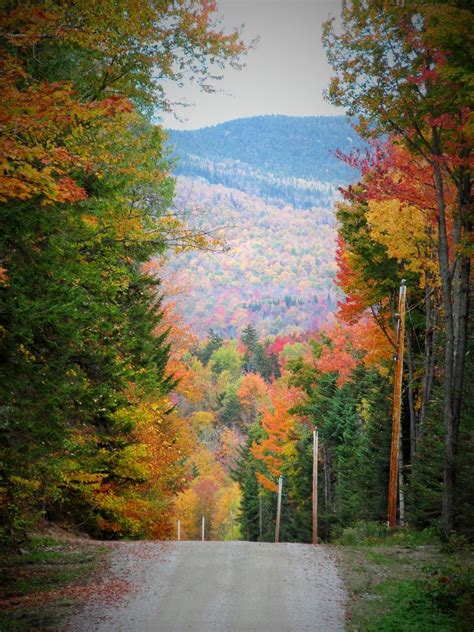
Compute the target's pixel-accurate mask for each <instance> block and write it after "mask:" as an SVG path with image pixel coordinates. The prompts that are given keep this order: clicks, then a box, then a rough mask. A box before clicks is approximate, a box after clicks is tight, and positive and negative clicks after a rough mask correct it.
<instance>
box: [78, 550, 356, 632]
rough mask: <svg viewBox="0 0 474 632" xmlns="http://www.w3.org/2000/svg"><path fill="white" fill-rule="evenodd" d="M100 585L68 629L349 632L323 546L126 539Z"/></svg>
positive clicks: (334, 574)
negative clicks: (345, 631)
mask: <svg viewBox="0 0 474 632" xmlns="http://www.w3.org/2000/svg"><path fill="white" fill-rule="evenodd" d="M107 585H109V586H110V587H111V589H110V591H109V592H108V593H107V591H104V587H107ZM98 586H100V589H98V590H97V594H96V595H95V596H94V597H93V598H92V599H91V600H90V601H89V602H88V603H87V604H86V605H85V607H84V608H83V610H82V611H81V612H80V613H79V614H78V615H77V616H76V617H75V619H74V620H72V621H71V622H70V624H69V626H68V627H67V628H66V630H67V632H97V631H99V632H304V631H306V630H310V631H311V632H342V631H343V630H344V602H345V599H346V594H345V591H344V588H343V585H342V582H341V580H340V579H339V577H338V574H337V570H336V566H335V563H334V560H333V559H332V557H331V555H330V553H329V552H328V550H327V549H326V548H325V547H324V546H317V547H313V546H310V545H308V544H267V543H262V544H260V543H253V542H173V543H166V542H128V543H125V542H124V543H120V544H118V545H117V546H116V547H115V548H114V550H113V552H112V554H111V558H110V563H109V565H108V568H107V570H106V571H104V573H103V575H102V576H101V577H100V579H99V584H98ZM107 594H108V598H105V597H104V595H107ZM104 601H105V603H104Z"/></svg>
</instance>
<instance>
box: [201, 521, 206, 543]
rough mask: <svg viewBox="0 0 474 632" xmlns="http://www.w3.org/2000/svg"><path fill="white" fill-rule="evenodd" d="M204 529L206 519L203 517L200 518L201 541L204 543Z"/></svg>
mask: <svg viewBox="0 0 474 632" xmlns="http://www.w3.org/2000/svg"><path fill="white" fill-rule="evenodd" d="M205 528H206V518H205V516H203V517H202V518H201V540H202V541H203V542H204V531H205Z"/></svg>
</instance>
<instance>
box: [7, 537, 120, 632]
mask: <svg viewBox="0 0 474 632" xmlns="http://www.w3.org/2000/svg"><path fill="white" fill-rule="evenodd" d="M107 550H108V548H107V547H105V546H100V545H99V546H98V545H97V544H93V543H88V542H87V540H81V539H76V540H75V539H74V538H67V539H64V540H63V539H57V538H51V537H44V536H36V537H32V538H31V539H30V540H28V541H27V542H26V543H25V544H24V545H23V547H22V548H21V549H19V550H17V551H5V550H2V551H1V552H0V572H1V575H2V585H1V587H0V604H1V606H2V608H1V612H0V632H30V631H31V632H33V630H34V631H35V632H39V631H41V632H56V631H57V630H60V629H61V627H62V624H63V623H64V621H65V620H66V618H67V617H68V616H70V614H71V613H72V611H73V610H74V608H75V606H76V605H77V602H78V600H79V599H80V597H81V595H82V594H83V592H84V585H85V584H86V583H87V580H88V579H89V577H90V576H91V575H92V574H93V573H94V571H96V569H97V567H98V565H99V563H100V562H101V561H102V560H103V559H104V556H105V552H106V551H107Z"/></svg>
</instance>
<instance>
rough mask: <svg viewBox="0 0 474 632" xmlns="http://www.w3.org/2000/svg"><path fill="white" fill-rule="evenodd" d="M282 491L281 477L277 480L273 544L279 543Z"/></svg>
mask: <svg viewBox="0 0 474 632" xmlns="http://www.w3.org/2000/svg"><path fill="white" fill-rule="evenodd" d="M282 491H283V476H280V478H279V479H278V503H277V517H276V526H275V542H279V541H280V519H281V494H282Z"/></svg>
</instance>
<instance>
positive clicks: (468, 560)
mask: <svg viewBox="0 0 474 632" xmlns="http://www.w3.org/2000/svg"><path fill="white" fill-rule="evenodd" d="M349 535H350V537H351V538H352V535H353V534H349ZM374 538H375V539H376V543H374V542H373V539H374ZM404 538H405V540H404ZM420 539H421V540H425V541H427V540H428V539H429V538H428V536H427V534H424V535H423V534H411V533H408V532H405V534H404V533H403V532H401V533H400V532H398V533H397V532H395V533H394V534H390V535H387V536H386V537H385V541H384V537H383V535H379V536H374V535H371V536H370V537H368V538H367V539H364V538H363V537H361V538H360V540H359V543H358V544H354V543H352V542H351V544H345V538H344V534H343V535H342V536H341V538H340V540H339V542H338V543H337V551H338V553H339V560H340V562H339V564H340V570H341V573H342V575H343V577H344V579H345V582H346V586H347V588H348V590H349V593H350V599H351V601H350V602H349V604H348V615H347V625H346V629H347V631H348V632H473V630H474V561H473V556H472V551H471V549H470V548H469V547H468V546H467V545H466V544H465V543H464V542H462V545H461V546H460V548H457V547H456V546H455V547H454V548H452V547H451V548H450V546H449V544H448V546H442V545H441V544H440V543H432V544H426V543H425V544H420V543H419V541H420ZM432 540H433V538H432Z"/></svg>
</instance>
